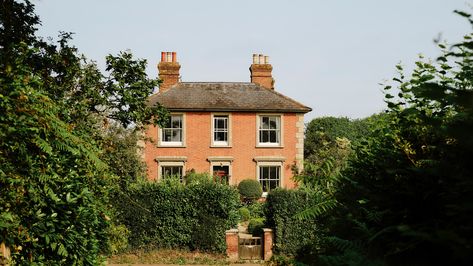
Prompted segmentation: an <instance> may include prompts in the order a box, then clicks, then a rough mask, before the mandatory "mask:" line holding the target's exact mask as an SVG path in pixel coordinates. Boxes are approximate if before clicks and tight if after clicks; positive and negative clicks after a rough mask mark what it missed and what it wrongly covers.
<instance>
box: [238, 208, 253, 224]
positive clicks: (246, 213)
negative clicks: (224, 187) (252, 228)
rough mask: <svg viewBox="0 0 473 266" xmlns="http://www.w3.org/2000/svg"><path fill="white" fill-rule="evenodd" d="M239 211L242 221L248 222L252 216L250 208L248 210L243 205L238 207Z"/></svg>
mask: <svg viewBox="0 0 473 266" xmlns="http://www.w3.org/2000/svg"><path fill="white" fill-rule="evenodd" d="M238 212H239V214H240V220H241V221H244V222H246V221H248V220H249V219H250V218H251V215H250V210H248V208H247V207H241V208H240V209H238Z"/></svg>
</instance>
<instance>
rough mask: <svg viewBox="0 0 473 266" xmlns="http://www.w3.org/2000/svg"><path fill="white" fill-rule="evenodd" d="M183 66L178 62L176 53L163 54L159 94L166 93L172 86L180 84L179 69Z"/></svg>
mask: <svg viewBox="0 0 473 266" xmlns="http://www.w3.org/2000/svg"><path fill="white" fill-rule="evenodd" d="M180 68H181V65H179V63H178V62H177V58H176V52H161V62H159V64H158V71H159V79H160V80H161V81H162V83H161V84H159V92H160V93H161V92H165V91H166V90H168V89H169V88H170V87H171V86H172V85H174V84H177V83H178V82H179V69H180Z"/></svg>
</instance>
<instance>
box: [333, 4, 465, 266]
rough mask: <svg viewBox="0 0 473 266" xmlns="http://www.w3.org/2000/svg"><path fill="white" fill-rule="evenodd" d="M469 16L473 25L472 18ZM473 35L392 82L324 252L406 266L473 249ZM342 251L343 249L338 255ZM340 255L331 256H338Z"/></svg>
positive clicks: (349, 172)
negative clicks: (381, 117)
mask: <svg viewBox="0 0 473 266" xmlns="http://www.w3.org/2000/svg"><path fill="white" fill-rule="evenodd" d="M456 12H457V13H458V14H460V15H462V16H464V17H466V18H467V19H468V20H469V22H470V23H471V24H472V25H473V21H472V20H471V17H470V15H468V14H466V13H464V12H458V11H456ZM472 38H473V33H469V34H467V35H466V36H465V38H464V40H463V41H462V42H460V43H458V44H455V45H452V46H451V47H450V49H447V46H446V45H444V44H440V45H439V47H440V49H441V56H440V57H439V58H438V59H437V60H436V61H435V62H430V61H427V60H424V59H423V58H421V59H420V60H419V61H418V62H416V68H415V70H414V71H413V74H412V76H410V77H409V78H406V76H405V74H404V71H403V68H402V67H401V66H397V68H398V70H399V76H398V77H395V78H394V79H393V80H394V82H396V83H397V86H392V85H388V86H386V87H385V90H386V94H385V99H386V102H387V105H388V110H387V114H388V117H387V118H388V119H386V120H383V121H380V122H379V123H378V129H377V130H376V131H375V133H376V134H375V135H374V136H372V137H370V138H369V139H368V140H367V141H366V143H364V144H363V145H361V146H359V147H357V148H356V149H355V152H354V155H355V157H354V159H353V160H350V162H349V167H348V168H347V169H346V171H344V173H343V174H344V176H345V177H346V178H348V179H349V180H350V181H349V182H345V183H344V184H343V186H341V187H340V189H339V192H338V194H337V196H336V198H337V200H338V202H340V203H341V206H343V208H342V209H341V211H340V212H339V215H338V217H337V218H336V220H338V222H336V223H334V224H332V226H331V229H330V230H331V231H332V232H333V233H334V235H335V237H332V238H331V240H332V241H331V243H332V244H333V245H332V247H336V248H337V250H338V253H337V252H335V253H333V251H334V250H333V249H331V248H327V253H326V254H332V255H333V254H338V255H337V256H338V259H340V258H343V259H347V256H349V255H348V254H350V253H351V254H355V253H356V254H357V255H356V256H358V258H360V257H361V258H363V257H364V258H365V259H364V260H363V259H362V260H361V261H365V262H367V261H371V262H373V261H377V262H378V263H380V264H390V265H400V264H406V263H408V264H410V265H428V264H436V265H438V264H440V265H447V264H452V265H466V264H468V263H470V262H471V260H472V254H473V250H472V249H473V225H472V224H471V217H473V208H472V206H473V205H472V203H473V179H472V178H471V177H472V176H473V166H472V164H471V162H470V161H469V158H472V157H473V138H472V135H471V132H472V131H473V86H472V85H473V72H472V71H473V62H472V54H473V42H472V41H471V40H472ZM340 251H341V252H340ZM337 256H335V257H334V256H328V257H325V259H326V262H336V261H338V262H339V261H340V260H337Z"/></svg>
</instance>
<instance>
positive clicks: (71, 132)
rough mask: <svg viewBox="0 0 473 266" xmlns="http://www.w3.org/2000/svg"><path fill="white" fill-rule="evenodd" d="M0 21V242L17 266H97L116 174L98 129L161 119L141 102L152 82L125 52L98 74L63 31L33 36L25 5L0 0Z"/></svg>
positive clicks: (157, 109)
mask: <svg viewBox="0 0 473 266" xmlns="http://www.w3.org/2000/svg"><path fill="white" fill-rule="evenodd" d="M0 22H1V24H0V113H1V116H0V140H1V141H0V242H4V243H6V244H7V245H8V246H9V247H10V248H11V249H12V258H13V260H14V262H15V263H16V264H18V265H34V264H47V265H51V264H62V265H83V264H87V265H89V264H91V265H94V264H98V263H99V254H100V253H101V252H104V250H106V242H107V241H106V240H107V231H108V230H107V229H108V227H109V226H110V219H109V218H108V217H109V216H110V209H109V207H108V204H107V203H108V198H109V195H110V192H111V190H112V189H113V188H114V186H115V184H117V183H118V182H117V174H119V173H118V172H117V171H116V170H117V169H116V168H114V169H112V168H111V166H115V165H113V164H112V161H111V160H107V157H106V156H104V153H106V152H107V151H108V150H107V149H109V148H110V147H111V144H110V141H108V140H109V139H108V138H107V135H106V130H105V128H106V126H107V125H108V124H109V123H110V122H109V120H110V119H113V120H114V121H116V122H117V123H119V124H121V125H122V126H123V127H127V126H129V125H134V126H135V127H136V128H137V129H139V128H141V127H143V126H146V125H147V124H156V123H161V122H162V121H165V119H166V114H167V112H166V110H165V109H164V108H162V107H161V106H159V105H157V106H152V107H150V106H147V105H146V98H147V96H148V95H149V94H150V93H151V92H152V90H153V89H154V87H155V86H156V85H157V84H158V81H157V80H155V79H148V78H147V77H146V74H145V71H144V70H145V66H146V61H145V60H136V59H133V57H132V55H131V53H129V52H124V53H120V54H119V55H117V56H111V55H109V56H108V57H107V69H106V70H107V73H106V74H102V73H101V72H100V71H99V70H98V69H97V67H96V65H95V64H94V63H92V62H89V61H88V60H87V59H86V58H85V56H83V55H81V54H79V53H78V50H77V48H75V47H73V46H71V45H69V40H70V38H71V34H69V33H61V34H60V36H59V40H58V42H57V43H53V42H46V41H44V40H42V39H40V38H38V37H36V36H35V32H36V28H37V27H38V26H39V18H38V17H37V16H36V15H35V14H34V6H33V5H32V4H31V3H30V2H29V1H22V2H16V1H13V0H4V1H2V2H1V8H0ZM114 145H115V144H114ZM127 174H129V172H127Z"/></svg>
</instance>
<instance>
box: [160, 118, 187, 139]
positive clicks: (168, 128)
mask: <svg viewBox="0 0 473 266" xmlns="http://www.w3.org/2000/svg"><path fill="white" fill-rule="evenodd" d="M182 139H183V117H182V115H171V116H170V117H169V120H168V121H167V123H166V124H165V125H164V127H163V128H162V129H161V144H163V145H182Z"/></svg>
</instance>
